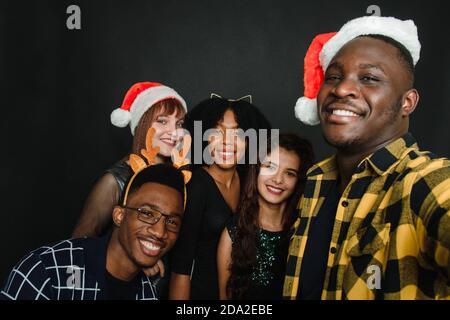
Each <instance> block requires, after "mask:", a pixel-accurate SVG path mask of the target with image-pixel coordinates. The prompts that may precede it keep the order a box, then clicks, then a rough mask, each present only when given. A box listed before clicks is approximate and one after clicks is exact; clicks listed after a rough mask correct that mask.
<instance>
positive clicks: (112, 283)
mask: <svg viewBox="0 0 450 320" xmlns="http://www.w3.org/2000/svg"><path fill="white" fill-rule="evenodd" d="M137 280H138V279H137V278H135V279H133V280H131V281H123V280H120V279H117V278H116V277H114V276H113V275H112V274H110V273H109V272H108V271H106V274H105V288H106V290H105V291H106V292H105V293H106V299H107V300H134V299H135V296H136V292H137V290H138V288H139V283H138V281H137Z"/></svg>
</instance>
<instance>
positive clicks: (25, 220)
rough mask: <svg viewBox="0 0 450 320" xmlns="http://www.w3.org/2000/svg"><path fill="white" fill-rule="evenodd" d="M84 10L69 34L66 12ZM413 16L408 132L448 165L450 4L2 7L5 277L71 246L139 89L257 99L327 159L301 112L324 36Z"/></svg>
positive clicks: (123, 141) (170, 0)
mask: <svg viewBox="0 0 450 320" xmlns="http://www.w3.org/2000/svg"><path fill="white" fill-rule="evenodd" d="M71 4H76V5H78V6H79V7H80V9H81V30H68V29H67V27H66V19H67V18H68V17H69V14H67V13H66V9H67V7H68V6H69V5H71ZM372 4H375V5H378V6H379V7H380V9H381V14H382V15H388V16H389V15H392V16H396V17H399V18H402V19H406V18H412V19H413V20H414V21H415V22H416V24H417V26H418V29H419V37H420V40H421V42H422V56H421V61H419V63H418V65H417V68H416V79H417V80H416V87H417V88H418V90H419V92H420V94H421V99H420V104H419V107H418V109H417V110H416V111H415V112H414V114H413V115H412V118H411V131H412V132H413V133H414V135H415V137H416V138H417V140H418V141H419V143H420V145H421V146H422V148H424V149H429V150H432V151H433V152H435V153H436V154H438V155H442V156H446V157H449V156H450V142H449V140H450V139H449V137H450V98H449V92H450V77H449V71H450V64H449V57H450V40H448V39H450V38H449V34H450V27H449V20H448V11H446V10H445V9H444V1H441V2H438V1H324V0H315V1H282V0H278V1H268V0H264V1H262V0H259V1H258V0H251V1H250V0H239V1H235V0H208V1H197V0H185V1H174V0H165V1H152V0H147V1H144V0H139V1H137V0H134V1H121V0H117V1H112V0H111V1H81V0H71V1H61V0H54V1H45V0H39V1H29V2H28V1H25V2H24V1H1V3H0V81H1V86H0V90H1V92H2V94H1V97H2V99H1V102H0V104H1V116H0V121H1V129H0V130H1V134H0V139H1V141H2V142H1V150H2V151H1V154H2V155H1V157H0V163H1V173H2V175H1V179H0V188H1V212H2V213H1V222H0V252H1V258H0V281H1V282H3V281H4V279H5V277H6V275H7V273H8V271H9V270H10V268H11V267H12V265H13V264H14V263H15V262H17V261H18V259H20V258H21V257H22V256H23V255H24V254H26V253H27V252H28V251H29V250H31V249H34V248H37V247H39V246H41V245H43V244H46V243H50V242H54V241H56V240H59V239H64V238H68V237H69V236H70V234H71V232H72V229H73V227H74V225H75V223H76V221H77V219H78V216H79V213H80V211H81V208H82V206H83V202H84V200H85V198H86V196H87V194H88V192H89V190H90V188H91V186H92V183H93V181H94V179H95V178H96V177H97V176H98V175H100V174H101V173H102V172H103V170H105V169H106V168H107V167H108V166H109V165H111V164H112V163H114V162H115V161H116V160H118V159H120V158H121V157H123V156H124V155H125V154H126V152H127V151H128V148H129V146H130V145H131V139H132V137H131V134H130V131H129V128H126V129H119V128H116V127H113V126H112V125H111V123H110V120H109V116H110V113H111V111H112V110H113V109H115V108H117V107H119V106H120V104H121V102H122V99H123V96H124V94H125V92H126V90H127V89H128V88H129V86H130V85H131V84H133V83H134V82H137V81H159V82H162V83H164V84H166V85H169V86H171V87H173V88H175V89H176V90H177V91H178V92H179V93H180V94H181V95H182V96H183V97H184V98H185V99H186V101H187V103H188V105H189V107H192V106H193V105H195V104H196V103H197V102H199V101H200V100H202V99H205V98H207V97H209V94H210V93H211V92H215V93H218V94H221V95H223V96H225V97H229V98H237V97H241V96H243V95H246V94H252V95H253V101H254V103H255V104H256V105H257V106H259V107H260V108H261V109H262V110H263V112H264V113H265V114H266V115H267V117H268V118H269V119H270V120H271V122H272V124H273V126H274V127H276V128H281V129H283V130H289V131H294V132H297V133H299V134H301V135H302V136H304V137H306V138H308V139H310V140H311V141H312V143H313V145H314V147H315V150H316V153H317V156H318V159H323V158H324V157H325V156H327V155H329V154H331V153H332V151H333V150H332V149H331V148H329V147H328V146H327V145H326V144H325V142H324V140H323V138H322V135H321V133H320V128H319V127H313V128H311V127H307V126H304V125H302V124H300V122H298V121H297V120H296V119H295V117H294V109H293V106H294V104H295V101H296V99H297V98H298V97H299V96H301V95H302V91H303V84H302V68H303V57H304V54H305V52H306V49H307V47H308V45H309V43H310V41H311V40H312V38H313V36H314V35H315V34H317V33H322V32H330V31H335V30H337V29H338V28H339V27H340V26H341V25H342V24H343V23H344V22H346V21H348V20H349V19H352V18H355V17H358V16H361V15H365V14H366V9H367V7H368V6H369V5H372Z"/></svg>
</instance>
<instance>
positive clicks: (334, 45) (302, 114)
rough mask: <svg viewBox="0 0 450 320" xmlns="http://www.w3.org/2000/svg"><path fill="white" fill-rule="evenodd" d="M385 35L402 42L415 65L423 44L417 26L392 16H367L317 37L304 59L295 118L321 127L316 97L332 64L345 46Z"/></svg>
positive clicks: (409, 21)
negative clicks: (367, 37) (301, 88)
mask: <svg viewBox="0 0 450 320" xmlns="http://www.w3.org/2000/svg"><path fill="white" fill-rule="evenodd" d="M364 35H383V36H386V37H389V38H391V39H393V40H395V41H397V42H399V43H401V44H402V45H403V46H404V47H405V48H406V49H407V50H408V51H409V53H410V54H411V57H412V59H413V63H414V65H415V64H416V63H417V62H418V61H419V58H420V49H421V46H420V42H419V37H418V35H417V27H416V25H415V24H414V22H413V21H412V20H406V21H402V20H399V19H397V18H393V17H376V16H366V17H360V18H356V19H353V20H351V21H349V22H347V23H346V24H344V25H343V26H342V28H341V29H340V30H339V32H337V33H336V32H332V33H325V34H320V35H317V36H316V37H315V38H314V39H313V41H312V42H311V45H310V46H309V48H308V51H307V52H306V55H305V60H304V77H303V82H304V88H305V92H304V97H302V98H300V99H298V100H297V103H296V105H295V116H296V117H297V119H299V120H300V121H301V122H303V123H305V124H308V125H316V124H319V123H320V121H319V117H318V110H317V102H316V99H317V94H318V93H319V90H320V87H321V86H322V83H323V79H324V74H325V71H326V69H327V68H328V65H329V63H330V62H331V60H332V59H333V58H334V56H335V55H336V54H337V53H338V52H339V50H340V49H341V48H342V47H343V46H345V44H346V43H347V42H349V41H351V40H353V39H355V38H357V37H359V36H364Z"/></svg>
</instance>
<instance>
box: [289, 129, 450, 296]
mask: <svg viewBox="0 0 450 320" xmlns="http://www.w3.org/2000/svg"><path fill="white" fill-rule="evenodd" d="M337 178H338V170H337V166H336V159H335V157H334V156H333V157H331V158H329V159H327V160H325V161H322V162H320V163H319V164H317V165H315V166H314V167H312V168H311V169H310V170H309V171H308V175H307V183H306V187H305V192H304V195H303V197H302V199H301V200H300V203H299V210H300V214H299V218H298V219H297V221H296V223H295V226H294V228H295V233H294V235H293V236H292V238H291V244H290V248H289V256H288V265H287V270H286V278H285V285H284V297H285V298H287V299H295V298H296V295H297V290H298V287H299V281H301V279H299V275H300V269H301V266H302V259H303V255H304V252H305V247H306V242H307V241H308V233H309V230H310V225H311V224H312V223H314V219H315V217H316V216H317V213H318V212H319V210H320V209H321V207H322V204H323V203H324V199H325V198H326V197H327V195H328V191H329V190H330V186H331V185H332V183H333V182H335V181H336V180H337ZM328 252H329V253H328V261H327V269H326V274H325V280H324V283H323V290H322V297H321V298H322V299H449V298H450V290H449V289H450V280H449V274H450V269H449V265H450V261H449V259H450V258H449V257H450V161H449V160H448V159H445V158H437V157H436V156H434V155H433V154H431V153H429V152H424V151H420V150H419V148H418V146H417V144H416V142H415V140H414V138H413V137H412V136H411V135H410V134H407V135H405V136H404V137H403V138H400V139H398V140H396V141H394V142H392V143H391V144H389V145H388V146H386V147H384V148H382V149H380V150H378V151H377V152H375V153H374V154H372V155H371V156H369V157H367V158H366V159H364V160H363V161H362V162H361V163H360V164H359V165H358V167H357V168H356V170H355V172H354V174H353V176H352V179H351V182H350V183H349V185H348V186H347V188H346V189H345V191H344V193H343V194H342V196H341V199H340V201H339V205H338V208H337V211H336V219H335V224H334V228H333V233H332V238H331V243H330V248H329V251H328ZM318 285H321V284H318Z"/></svg>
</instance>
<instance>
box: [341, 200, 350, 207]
mask: <svg viewBox="0 0 450 320" xmlns="http://www.w3.org/2000/svg"><path fill="white" fill-rule="evenodd" d="M341 204H342V206H343V207H344V208H347V207H348V201H345V200H344V201H342V203H341Z"/></svg>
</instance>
